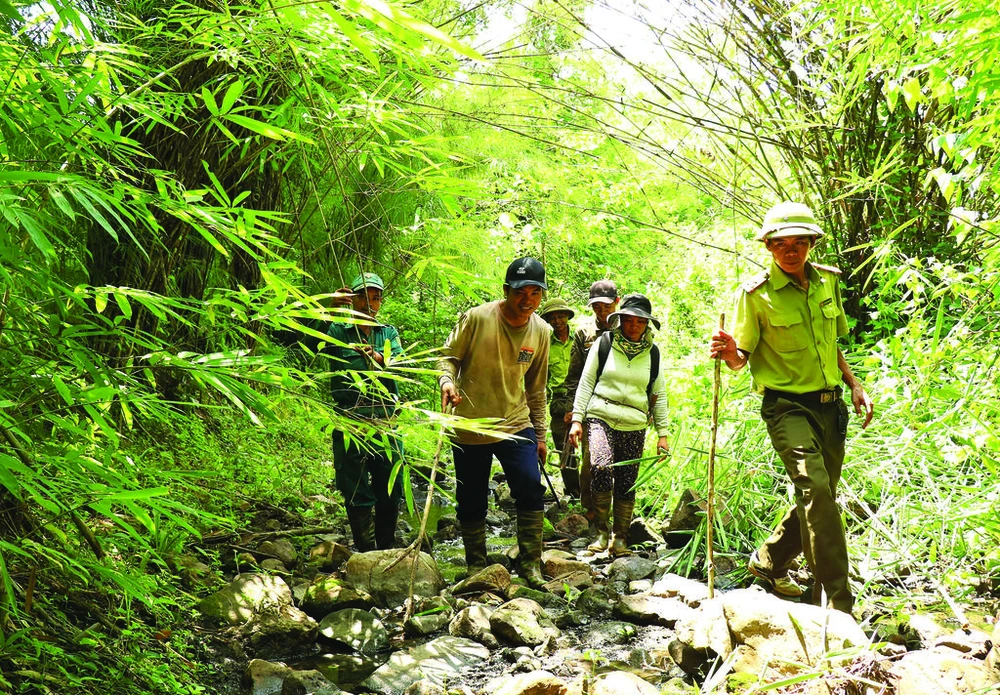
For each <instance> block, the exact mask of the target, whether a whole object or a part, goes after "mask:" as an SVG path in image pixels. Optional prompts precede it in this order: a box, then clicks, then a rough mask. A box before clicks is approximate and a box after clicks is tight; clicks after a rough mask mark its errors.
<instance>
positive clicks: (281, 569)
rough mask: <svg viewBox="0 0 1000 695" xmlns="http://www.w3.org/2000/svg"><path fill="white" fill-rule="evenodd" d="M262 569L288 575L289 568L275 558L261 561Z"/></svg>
mask: <svg viewBox="0 0 1000 695" xmlns="http://www.w3.org/2000/svg"><path fill="white" fill-rule="evenodd" d="M260 568H261V569H262V570H264V571H266V572H273V573H275V574H288V568H287V567H285V563H283V562H282V561H281V560H277V559H275V558H273V557H269V558H266V559H264V560H261V561H260Z"/></svg>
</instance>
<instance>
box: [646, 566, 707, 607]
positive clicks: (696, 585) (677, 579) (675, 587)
mask: <svg viewBox="0 0 1000 695" xmlns="http://www.w3.org/2000/svg"><path fill="white" fill-rule="evenodd" d="M650 592H651V593H653V594H655V595H656V596H665V597H668V598H671V597H675V598H679V599H680V600H681V601H683V602H684V603H686V604H687V605H689V606H691V607H692V608H697V607H698V606H700V605H701V602H702V601H706V600H708V585H706V584H702V583H701V582H696V581H695V580H693V579H688V578H687V577H681V576H680V575H677V574H670V573H668V574H665V575H663V576H662V577H660V578H659V579H657V580H656V581H655V582H653V588H652V589H650Z"/></svg>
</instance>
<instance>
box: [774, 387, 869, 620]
mask: <svg viewBox="0 0 1000 695" xmlns="http://www.w3.org/2000/svg"><path fill="white" fill-rule="evenodd" d="M760 412H761V417H762V418H763V420H764V422H765V423H766V424H767V430H768V434H770V436H771V444H772V445H773V446H774V450H775V452H777V454H778V457H779V458H780V459H781V461H782V463H783V464H784V465H785V471H786V472H787V473H788V476H789V478H790V479H791V481H792V483H793V484H794V485H795V507H793V508H792V509H790V510H789V511H788V512H787V513H786V514H785V516H784V518H782V520H781V521H780V522H779V524H778V526H777V528H775V530H774V532H773V533H772V534H771V536H770V538H768V539H767V540H766V541H765V542H764V545H763V546H761V548H760V549H759V550H758V551H757V556H758V558H759V560H760V563H761V564H762V565H763V566H764V568H765V569H768V570H770V571H771V573H772V574H773V575H774V576H782V575H784V574H785V573H786V572H787V571H788V569H789V567H790V566H791V563H792V561H793V560H794V559H795V558H796V557H797V556H798V555H799V553H800V552H801V553H802V554H804V555H805V558H806V562H807V563H808V565H809V569H810V570H812V573H813V576H814V577H815V579H816V583H815V585H814V588H813V596H812V598H813V603H815V604H819V603H820V601H821V596H822V592H823V591H825V592H826V599H827V604H828V606H829V607H831V608H835V609H837V610H840V611H843V612H845V613H850V612H851V610H852V608H853V607H854V597H853V595H852V594H851V587H850V584H849V583H848V577H847V575H848V569H849V567H848V559H847V538H846V535H845V533H844V525H843V523H842V522H841V518H840V510H839V509H838V507H837V484H838V483H839V482H840V474H841V470H842V468H843V465H844V441H845V438H846V437H845V434H846V432H847V426H846V425H847V417H848V411H847V405H846V404H845V403H844V401H843V400H840V399H837V400H834V401H833V402H831V403H819V402H814V401H810V400H809V399H807V398H802V399H797V398H796V399H792V398H790V397H785V396H775V395H774V394H772V393H768V394H766V395H765V396H764V402H763V404H762V405H761V411H760Z"/></svg>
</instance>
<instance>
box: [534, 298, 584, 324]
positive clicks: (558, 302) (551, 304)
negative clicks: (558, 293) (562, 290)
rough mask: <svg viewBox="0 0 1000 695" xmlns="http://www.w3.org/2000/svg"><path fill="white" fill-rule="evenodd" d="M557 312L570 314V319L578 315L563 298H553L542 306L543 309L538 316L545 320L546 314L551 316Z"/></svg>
mask: <svg viewBox="0 0 1000 695" xmlns="http://www.w3.org/2000/svg"><path fill="white" fill-rule="evenodd" d="M556 311H565V312H566V313H567V314H569V317H570V318H573V317H574V316H575V315H576V313H575V312H574V311H573V310H572V309H570V308H569V304H567V303H566V300H565V299H562V298H561V297H553V298H552V299H550V300H549V301H547V302H545V304H542V308H541V309H539V310H538V315H539V316H541V317H542V318H543V319H544V318H545V315H546V314H551V313H554V312H556Z"/></svg>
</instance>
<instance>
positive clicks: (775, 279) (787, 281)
mask: <svg viewBox="0 0 1000 695" xmlns="http://www.w3.org/2000/svg"><path fill="white" fill-rule="evenodd" d="M806 277H808V278H809V283H810V284H812V283H813V282H826V278H825V277H823V275H822V274H821V273H820V272H819V271H818V270H816V269H815V268H814V267H813V264H812V263H810V262H809V261H806ZM793 284H795V283H794V282H792V278H791V277H789V275H788V273H786V272H785V271H784V270H782V269H781V266H780V265H778V264H777V262H775V261H774V259H771V285H773V286H774V289H776V290H780V289H781V288H782V287H784V286H785V285H793Z"/></svg>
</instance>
